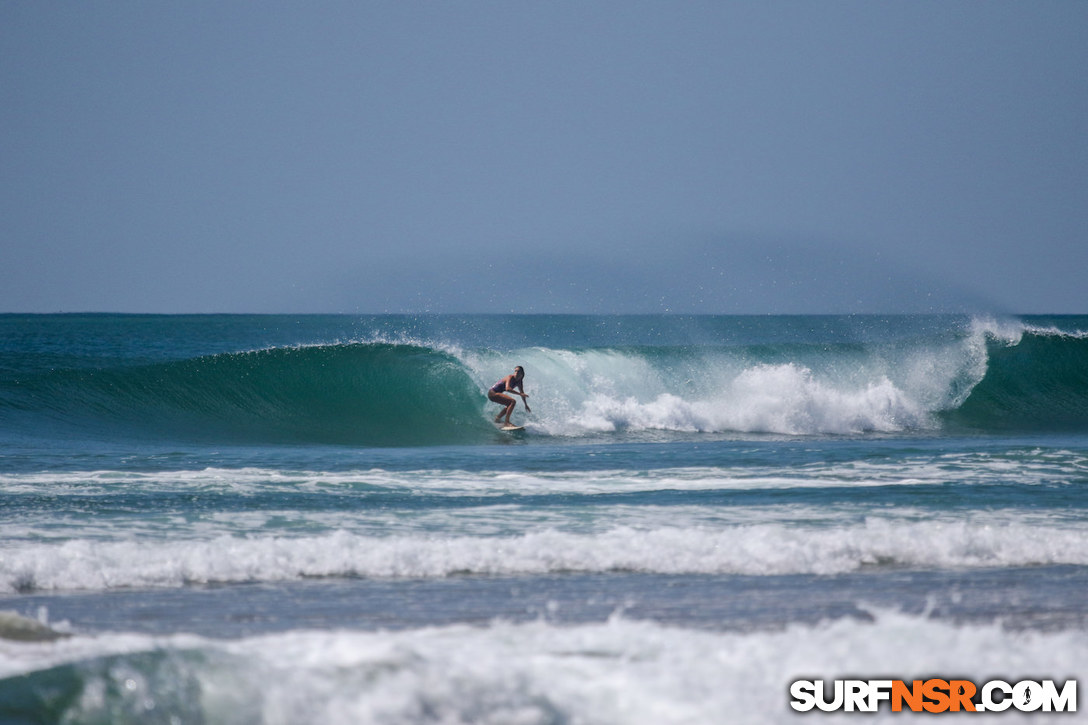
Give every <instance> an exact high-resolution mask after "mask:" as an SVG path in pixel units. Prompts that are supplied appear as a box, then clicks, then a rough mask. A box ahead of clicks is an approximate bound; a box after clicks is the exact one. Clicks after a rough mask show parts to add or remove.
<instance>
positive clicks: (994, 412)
mask: <svg viewBox="0 0 1088 725" xmlns="http://www.w3.org/2000/svg"><path fill="white" fill-rule="evenodd" d="M948 418H949V420H950V421H951V422H954V423H956V424H960V425H965V426H969V427H972V428H978V429H982V430H1023V431H1033V430H1085V429H1088V338H1084V337H1071V336H1062V335H1038V334H1030V333H1029V334H1025V335H1024V337H1023V339H1022V340H1021V341H1020V342H1019V344H1016V345H1011V346H1008V345H1001V344H998V343H991V345H990V350H989V366H988V369H987V371H986V376H985V377H984V378H983V379H982V381H981V382H979V384H978V385H976V386H975V388H974V389H973V390H972V391H971V394H970V395H969V396H968V397H967V399H966V400H965V401H964V402H963V404H962V405H961V406H960V407H959V408H958V409H957V410H955V411H952V412H951V413H950V414H949V416H948Z"/></svg>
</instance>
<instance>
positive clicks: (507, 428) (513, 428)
mask: <svg viewBox="0 0 1088 725" xmlns="http://www.w3.org/2000/svg"><path fill="white" fill-rule="evenodd" d="M499 430H505V431H516V430H525V426H523V425H504V426H503V427H502V428H499Z"/></svg>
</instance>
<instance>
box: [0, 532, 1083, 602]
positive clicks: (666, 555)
mask: <svg viewBox="0 0 1088 725" xmlns="http://www.w3.org/2000/svg"><path fill="white" fill-rule="evenodd" d="M1038 564H1078V565H1086V564H1088V531H1085V530H1083V529H1080V528H1041V527H1038V526H1032V525H1028V524H1026V523H1009V524H1007V525H1002V526H992V525H990V524H988V523H966V522H940V521H937V522H900V521H889V520H883V519H870V520H868V521H866V522H865V523H864V524H861V525H854V526H844V527H835V528H807V527H796V526H790V525H787V524H778V523H768V524H758V525H752V526H731V527H725V528H706V527H700V526H692V527H686V528H668V527H666V528H653V529H636V528H632V527H626V526H621V527H617V528H614V529H610V530H607V531H603V532H600V533H596V534H579V533H570V532H564V531H558V530H551V529H549V530H543V531H535V532H530V533H527V534H524V535H520V536H495V537H487V536H482V537H481V536H440V535H433V536H414V535H400V536H388V537H375V536H365V535H358V534H352V533H348V532H344V531H338V532H335V533H331V534H328V535H323V536H313V537H300V538H279V537H262V538H234V537H228V536H222V537H219V538H217V539H214V540H210V541H196V542H194V541H185V542H165V543H150V542H100V541H92V540H73V541H69V542H66V543H63V544H60V545H45V544H27V545H22V546H20V547H18V548H14V549H12V550H9V551H8V552H7V555H6V556H5V557H4V560H3V561H2V562H0V591H6V592H28V591H34V590H68V589H83V590H110V589H116V588H128V587H180V586H187V585H190V584H206V583H240V582H275V581H287V580H295V579H301V578H306V577H379V578H443V577H448V576H455V575H461V574H482V575H514V574H531V575H541V574H550V573H561V572H613V571H630V572H643V573H661V574H747V575H755V576H769V575H780V574H836V573H844V572H850V571H856V570H858V569H861V568H864V567H869V566H881V567H886V566H894V567H927V568H942V567H943V568H954V567H997V566H1002V567H1008V566H1028V565H1038Z"/></svg>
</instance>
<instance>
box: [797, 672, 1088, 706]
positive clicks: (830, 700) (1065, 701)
mask: <svg viewBox="0 0 1088 725" xmlns="http://www.w3.org/2000/svg"><path fill="white" fill-rule="evenodd" d="M790 697H791V698H792V699H791V700H790V707H792V708H793V709H794V710H797V711H799V712H809V711H810V710H813V709H818V710H822V711H824V712H834V711H836V710H842V711H845V712H876V711H877V710H878V709H879V708H880V706H881V704H882V703H888V705H889V706H890V707H891V710H892V712H902V711H903V710H909V711H911V712H928V713H943V712H1004V711H1006V710H1009V709H1010V708H1012V709H1013V710H1014V711H1015V710H1019V711H1020V712H1037V711H1039V712H1076V711H1077V681H1076V680H1068V681H1066V682H1065V683H1063V684H1062V685H1061V687H1059V686H1058V685H1057V684H1056V683H1055V682H1054V680H1038V681H1036V680H1022V681H1020V682H1017V683H1015V684H1010V683H1008V682H1005V681H1004V680H990V681H989V682H986V683H984V684H983V685H982V686H978V685H976V684H975V683H973V682H971V681H970V680H941V679H935V678H934V679H929V680H913V681H912V682H910V683H909V684H908V683H907V682H905V681H903V680H835V681H834V682H833V683H831V684H830V686H829V685H828V683H825V682H824V681H823V680H797V681H796V682H794V683H792V684H791V685H790Z"/></svg>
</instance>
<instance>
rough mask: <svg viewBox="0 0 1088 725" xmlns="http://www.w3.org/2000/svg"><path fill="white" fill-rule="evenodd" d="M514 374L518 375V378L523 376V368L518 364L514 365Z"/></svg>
mask: <svg viewBox="0 0 1088 725" xmlns="http://www.w3.org/2000/svg"><path fill="white" fill-rule="evenodd" d="M514 375H516V376H518V377H519V378H523V377H525V368H523V367H522V366H520V365H516V366H514Z"/></svg>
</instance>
